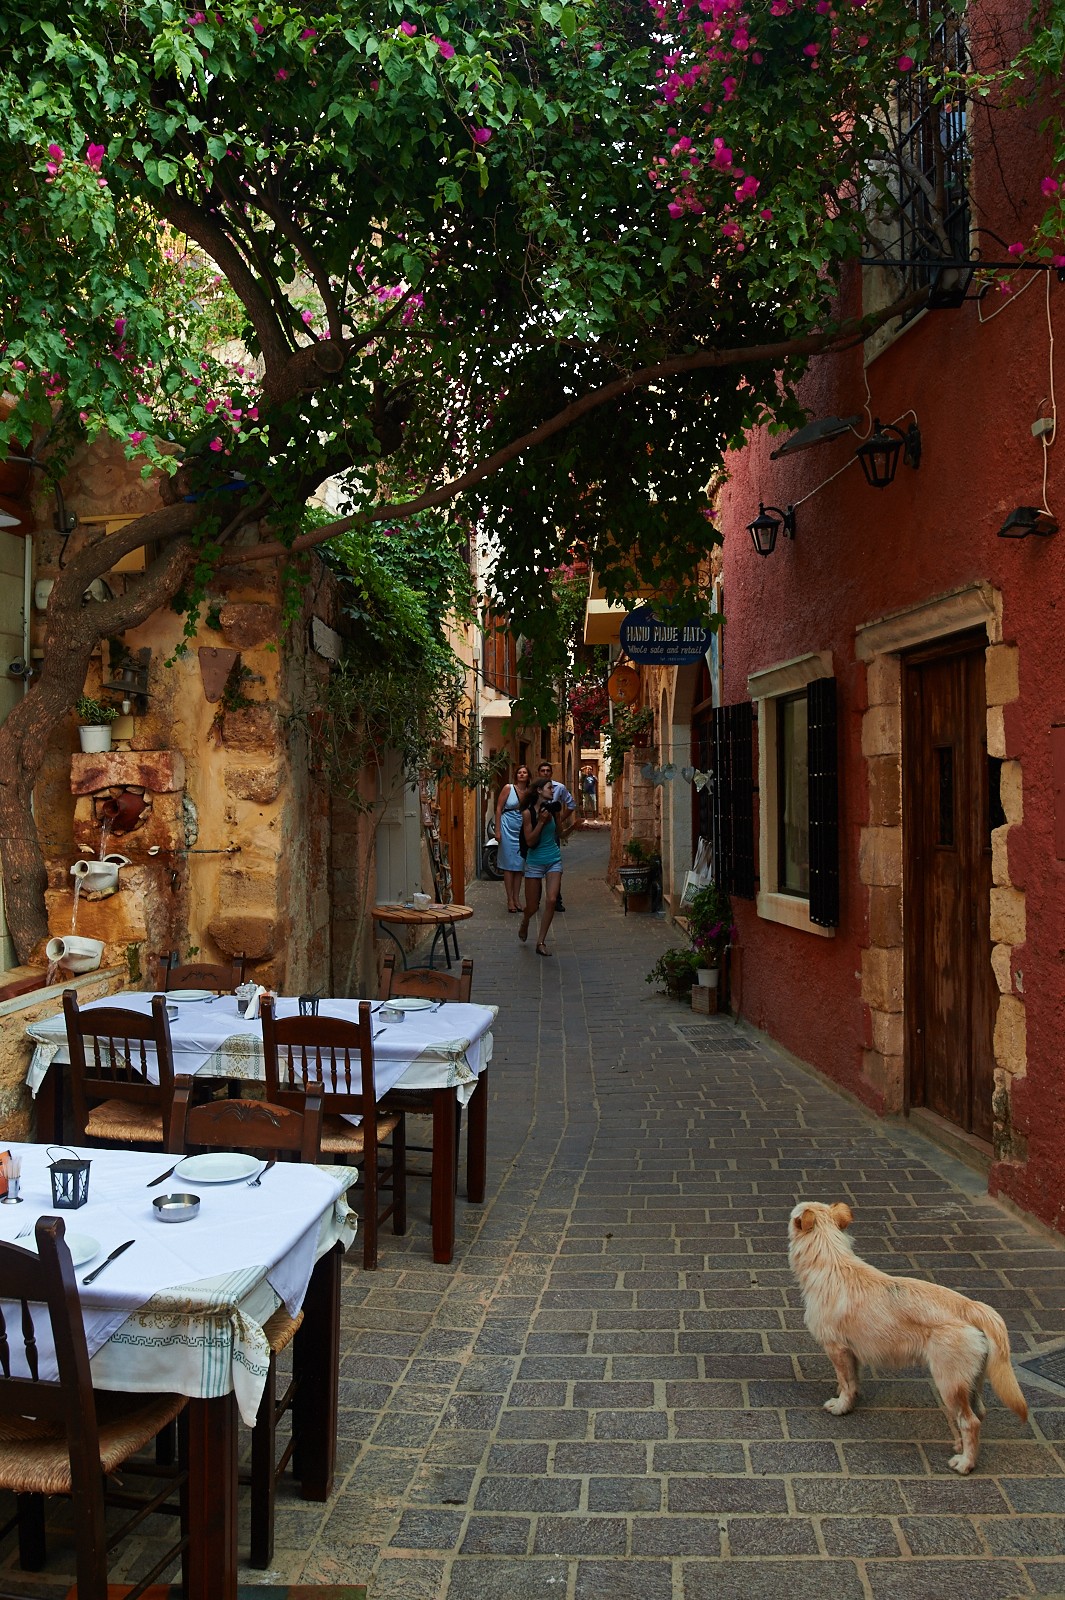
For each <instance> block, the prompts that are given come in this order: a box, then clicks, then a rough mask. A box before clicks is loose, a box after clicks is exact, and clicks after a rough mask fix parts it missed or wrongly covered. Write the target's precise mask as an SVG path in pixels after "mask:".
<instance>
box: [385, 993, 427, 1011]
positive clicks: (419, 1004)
mask: <svg viewBox="0 0 1065 1600" xmlns="http://www.w3.org/2000/svg"><path fill="white" fill-rule="evenodd" d="M439 1004H440V1002H439V1000H425V999H423V998H422V997H421V996H419V995H409V996H408V995H398V996H397V997H396V998H395V999H394V1000H386V1001H385V1009H386V1010H391V1011H432V1010H433V1009H434V1007H436V1006H438V1005H439Z"/></svg>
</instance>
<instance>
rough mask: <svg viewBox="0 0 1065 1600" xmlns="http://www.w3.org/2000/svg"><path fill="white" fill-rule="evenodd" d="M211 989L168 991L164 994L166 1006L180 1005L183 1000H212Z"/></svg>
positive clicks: (212, 991)
mask: <svg viewBox="0 0 1065 1600" xmlns="http://www.w3.org/2000/svg"><path fill="white" fill-rule="evenodd" d="M214 998H215V992H214V990H213V989H168V990H167V994H166V1003H167V1005H171V1004H173V1005H178V1006H179V1005H181V1003H182V1002H183V1001H185V1000H213V999H214Z"/></svg>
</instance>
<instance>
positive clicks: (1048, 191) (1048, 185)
mask: <svg viewBox="0 0 1065 1600" xmlns="http://www.w3.org/2000/svg"><path fill="white" fill-rule="evenodd" d="M1039 187H1040V189H1042V191H1043V193H1044V194H1045V195H1052V194H1057V192H1058V189H1059V188H1060V185H1059V183H1058V180H1057V178H1044V179H1043V181H1042V183H1041V184H1040V185H1039Z"/></svg>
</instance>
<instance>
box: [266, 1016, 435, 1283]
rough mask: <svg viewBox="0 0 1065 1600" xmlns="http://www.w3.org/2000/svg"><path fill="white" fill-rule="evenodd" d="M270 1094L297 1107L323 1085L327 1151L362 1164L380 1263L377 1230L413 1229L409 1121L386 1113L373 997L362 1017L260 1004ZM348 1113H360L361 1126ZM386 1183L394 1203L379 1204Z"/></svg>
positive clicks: (370, 1242)
mask: <svg viewBox="0 0 1065 1600" xmlns="http://www.w3.org/2000/svg"><path fill="white" fill-rule="evenodd" d="M261 1016H262V1024H263V1055H264V1057H265V1061H266V1098H267V1099H268V1100H270V1101H272V1102H273V1103H274V1104H275V1105H288V1106H296V1107H298V1106H299V1105H300V1104H301V1103H302V1097H303V1095H304V1094H305V1093H306V1091H307V1088H308V1086H309V1085H310V1084H312V1083H320V1084H323V1085H324V1088H325V1095H324V1104H325V1124H324V1128H323V1132H322V1153H323V1155H327V1156H334V1157H335V1156H341V1157H350V1158H353V1159H355V1160H356V1161H358V1162H361V1164H362V1171H363V1188H364V1190H365V1194H366V1200H365V1205H364V1208H363V1210H364V1215H363V1219H362V1264H363V1269H364V1271H366V1272H372V1271H373V1270H374V1268H375V1267H376V1266H377V1235H378V1229H379V1228H380V1227H381V1224H382V1223H384V1222H387V1220H388V1218H389V1217H391V1218H392V1231H393V1232H394V1233H399V1234H402V1233H406V1231H407V1182H406V1178H407V1174H406V1165H407V1151H406V1121H405V1118H404V1115H403V1113H402V1111H397V1112H393V1113H390V1114H389V1115H387V1116H382V1114H381V1109H380V1107H379V1106H378V1104H377V1099H376V1093H375V1086H374V1060H373V1026H372V1023H371V1018H370V1006H369V1002H368V1001H366V1000H364V1001H363V1002H362V1004H361V1005H360V1006H359V1020H358V1023H354V1022H343V1021H341V1020H339V1019H338V1018H335V1017H286V1018H283V1019H279V1018H277V1017H276V1016H275V1015H274V1002H273V998H272V996H269V995H264V996H263V999H262V1003H261ZM345 1114H347V1115H355V1116H359V1117H361V1118H362V1121H361V1122H360V1124H359V1126H358V1127H357V1128H356V1127H354V1126H353V1125H352V1124H351V1123H350V1122H346V1121H345V1120H344V1116H345ZM389 1134H391V1136H392V1144H391V1152H390V1154H391V1162H390V1164H389V1165H387V1166H384V1167H382V1166H380V1165H379V1160H380V1148H381V1145H380V1141H381V1140H382V1139H383V1138H385V1137H386V1136H387V1135H389ZM381 1189H391V1192H392V1200H391V1203H390V1204H389V1205H387V1206H385V1207H384V1209H383V1210H382V1209H380V1202H379V1199H378V1196H379V1193H380V1191H381Z"/></svg>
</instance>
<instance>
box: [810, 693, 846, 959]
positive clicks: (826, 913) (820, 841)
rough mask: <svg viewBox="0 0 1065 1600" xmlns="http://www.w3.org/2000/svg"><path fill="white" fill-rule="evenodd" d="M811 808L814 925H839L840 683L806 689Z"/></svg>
mask: <svg viewBox="0 0 1065 1600" xmlns="http://www.w3.org/2000/svg"><path fill="white" fill-rule="evenodd" d="M806 718H807V731H808V741H809V745H808V767H809V803H810V921H811V922H816V923H818V924H819V925H820V926H821V927H822V928H835V927H838V925H839V734H838V729H837V717H836V680H835V678H815V679H814V680H813V682H812V683H810V684H808V685H807V688H806Z"/></svg>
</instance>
